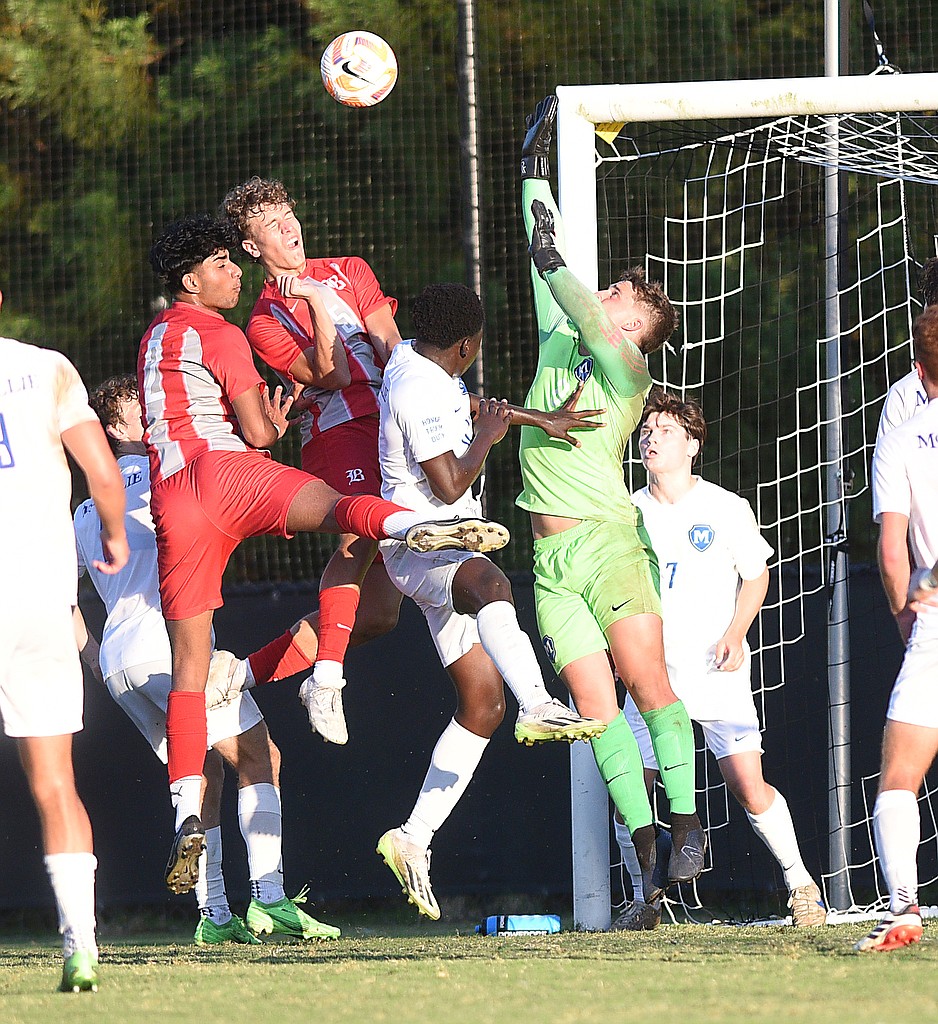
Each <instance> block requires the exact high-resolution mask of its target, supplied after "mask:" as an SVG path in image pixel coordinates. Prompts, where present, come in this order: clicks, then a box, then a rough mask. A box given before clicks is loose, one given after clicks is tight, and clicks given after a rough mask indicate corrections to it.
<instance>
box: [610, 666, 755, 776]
mask: <svg viewBox="0 0 938 1024" xmlns="http://www.w3.org/2000/svg"><path fill="white" fill-rule="evenodd" d="M668 676H669V678H670V680H671V688H672V689H673V690H674V693H675V695H676V696H677V697H678V698H680V700H681V701H682V702H683V703H684V707H685V708H687V714H688V715H689V716H690V718H691V720H692V721H694V722H696V723H697V724H698V725H699V726H700V728H701V730H702V732H703V737H704V743H706V745H707V749H708V750H709V751H711V752H712V754H713V756H714V757H715V758H716V759H717V760H718V761H719V760H720V759H721V758H724V757H729V756H730V755H731V754H744V753H747V752H749V751H755V752H756V753H759V754H761V753H762V752H763V751H762V733H761V732H760V730H759V715H758V714H757V712H756V705H755V701H754V700H753V699H752V687H751V683H750V679H751V676H750V664H749V659H748V658H747V659H746V661H745V663H744V664H743V666H742V667H741V668H739V669H737V670H736V671H735V672H719V671H717V670H716V669H711V670H710V671H705V672H702V673H701V672H697V671H690V670H689V669H688V668H686V667H685V668H682V669H677V668H676V667H675V666H674V665H671V664H669V665H668ZM693 677H696V678H693ZM622 710H623V712H624V714H625V717H626V719H627V720H628V723H629V725H630V726H631V728H632V732H633V733H634V734H635V738H636V740H638V745H639V748H640V749H641V752H642V763H643V764H644V765H645V767H646V768H654V769H657V767H658V762H657V761H656V760H655V753H654V750H652V746H651V736H650V734H649V732H648V726H647V725H645V720H644V719H643V718H642V716H641V713H640V712H639V710H638V708H637V707H636V706H635V702H634V701H633V700H632V698H631V697H626V699H625V705H624V706H623V708H622Z"/></svg>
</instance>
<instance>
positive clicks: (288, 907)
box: [245, 886, 342, 939]
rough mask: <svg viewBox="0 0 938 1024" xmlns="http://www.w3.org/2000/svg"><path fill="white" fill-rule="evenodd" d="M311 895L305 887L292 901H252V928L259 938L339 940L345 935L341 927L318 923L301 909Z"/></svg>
mask: <svg viewBox="0 0 938 1024" xmlns="http://www.w3.org/2000/svg"><path fill="white" fill-rule="evenodd" d="M307 892H309V887H308V886H304V888H303V890H302V892H300V893H298V894H297V895H296V896H294V897H293V899H292V900H291V899H288V898H287V897H284V898H283V899H282V900H278V901H277V902H276V903H261V901H260V900H251V903H250V905H249V906H248V912H247V914H246V915H245V919H246V920H247V925H248V928H250V929H251V931H252V932H253V933H254V934H255V935H292V936H293V938H295V939H337V938H338V937H339V936H340V935H341V934H342V932H341V930H340V929H339V928H335V927H334V926H333V925H331V924H323V922H322V921H317V920H316V918H315V917H310V916H309V914H307V913H306V912H305V911H303V910H300V908H299V907H298V906H297V903H305V902H306V894H307Z"/></svg>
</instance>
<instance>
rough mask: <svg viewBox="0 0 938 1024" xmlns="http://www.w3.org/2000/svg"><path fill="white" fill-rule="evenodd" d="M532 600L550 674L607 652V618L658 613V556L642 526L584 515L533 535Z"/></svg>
mask: <svg viewBox="0 0 938 1024" xmlns="http://www.w3.org/2000/svg"><path fill="white" fill-rule="evenodd" d="M534 598H535V601H536V603H537V623H538V628H539V630H540V633H541V642H542V643H543V644H544V649H545V650H546V652H547V656H548V657H549V658H550V660H551V661H552V662H553V664H554V669H555V670H556V671H557V672H559V671H560V670H561V669H562V668H564V667H565V666H566V665H569V664H570V662H572V661H576V660H577V659H578V658H583V657H586V655H588V654H595V653H596V652H597V651H604V650H607V649H608V647H609V644H608V641H607V640H606V635H605V631H606V630H607V629H608V628H609V626H611V625H612V623H613V622H618V620H619V619H625V618H629V617H630V616H632V615H644V614H647V613H652V614H654V615H658V616H660V615H661V597H660V591H659V585H658V560H657V559H656V558H655V553H654V551H653V550H652V547H651V541H650V540H649V539H648V534H647V532H646V531H645V528H644V526H641V525H638V526H633V525H631V524H626V523H607V522H598V521H596V520H592V519H588V520H584V521H583V522H582V523H580V524H579V525H578V526H574V527H572V528H571V529H569V530H564V531H563V533H557V534H553V535H552V536H550V537H543V538H541V539H540V540H535V542H534Z"/></svg>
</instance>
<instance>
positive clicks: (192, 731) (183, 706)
mask: <svg viewBox="0 0 938 1024" xmlns="http://www.w3.org/2000/svg"><path fill="white" fill-rule="evenodd" d="M207 746H208V729H207V726H206V724H205V694H204V693H203V692H202V691H201V690H170V691H169V697H168V699H167V701H166V747H167V760H168V762H169V763H168V765H167V767H168V768H169V781H170V783H173V782H175V781H176V780H177V779H184V778H186V777H187V776H189V775H201V774H202V768H203V766H204V764H205V748H206V747H207Z"/></svg>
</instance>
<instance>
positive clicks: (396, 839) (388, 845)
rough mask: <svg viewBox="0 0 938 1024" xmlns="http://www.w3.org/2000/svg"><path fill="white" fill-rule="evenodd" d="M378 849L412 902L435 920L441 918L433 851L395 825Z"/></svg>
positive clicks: (380, 840) (425, 914)
mask: <svg viewBox="0 0 938 1024" xmlns="http://www.w3.org/2000/svg"><path fill="white" fill-rule="evenodd" d="M377 852H378V853H380V854H381V856H382V857H383V858H384V863H385V864H387V866H388V867H389V868H390V869H391V870H392V871H393V872H394V875H395V877H396V878H397V880H398V881H399V882H400V883H401V886H402V887H403V892H404V895H405V896H406V897H407V900H408V902H409V903H413V905H414V906H415V907H416V908H417V909H418V910H419V911H420V913H421V914H423V915H424V916H426V917H429V918H430V919H431V920H432V921H439V919H440V907H439V904H438V903H437V902H436V897H435V896H434V895H433V887H432V886H431V885H430V851H429V850H424V849H423V848H422V847H420V846H418V845H417V844H416V843H412V842H410V841H409V840H408V839H406V838H405V837H404V834H403V832H402V831H401V830H400V829H399V828H392V829H391V830H390V831H388V832H385V833H384V835H383V836H382V837H381V838H380V839H379V840H378V849H377Z"/></svg>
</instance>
